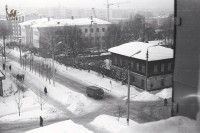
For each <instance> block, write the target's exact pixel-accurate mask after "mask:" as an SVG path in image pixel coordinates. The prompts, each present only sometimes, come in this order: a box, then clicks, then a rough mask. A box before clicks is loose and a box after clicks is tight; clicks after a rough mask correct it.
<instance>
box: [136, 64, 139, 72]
mask: <svg viewBox="0 0 200 133" xmlns="http://www.w3.org/2000/svg"><path fill="white" fill-rule="evenodd" d="M136 70H137V71H139V70H140V64H139V63H136Z"/></svg>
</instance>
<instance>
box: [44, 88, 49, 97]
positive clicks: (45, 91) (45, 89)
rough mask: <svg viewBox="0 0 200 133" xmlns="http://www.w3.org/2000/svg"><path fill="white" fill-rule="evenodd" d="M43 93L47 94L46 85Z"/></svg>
mask: <svg viewBox="0 0 200 133" xmlns="http://www.w3.org/2000/svg"><path fill="white" fill-rule="evenodd" d="M44 93H45V95H47V93H48V92H47V88H46V86H45V87H44Z"/></svg>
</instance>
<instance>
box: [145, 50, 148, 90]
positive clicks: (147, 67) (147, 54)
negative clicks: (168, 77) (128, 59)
mask: <svg viewBox="0 0 200 133" xmlns="http://www.w3.org/2000/svg"><path fill="white" fill-rule="evenodd" d="M148 48H149V47H148ZM148 48H147V53H146V71H145V72H146V82H145V90H146V91H147V85H148V84H147V81H148V59H149V50H148Z"/></svg>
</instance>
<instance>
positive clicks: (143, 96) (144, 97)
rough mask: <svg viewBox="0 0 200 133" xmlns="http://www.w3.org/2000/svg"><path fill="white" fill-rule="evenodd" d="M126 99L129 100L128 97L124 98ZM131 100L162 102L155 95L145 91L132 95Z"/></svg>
mask: <svg viewBox="0 0 200 133" xmlns="http://www.w3.org/2000/svg"><path fill="white" fill-rule="evenodd" d="M126 99H127V97H126V98H124V100H126ZM130 100H131V101H158V100H160V98H159V97H158V96H156V95H154V94H151V93H149V92H147V91H144V92H141V93H139V94H137V95H131V96H130Z"/></svg>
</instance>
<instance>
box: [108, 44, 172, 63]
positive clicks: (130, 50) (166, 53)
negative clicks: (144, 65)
mask: <svg viewBox="0 0 200 133" xmlns="http://www.w3.org/2000/svg"><path fill="white" fill-rule="evenodd" d="M158 44H159V43H157V44H156V43H155V42H154V43H144V42H129V43H125V44H122V45H119V46H116V47H112V48H110V49H108V51H109V52H111V53H115V54H119V55H123V56H127V57H132V58H136V59H141V60H146V53H147V49H148V53H149V58H148V60H149V61H155V60H163V59H170V58H173V50H172V49H170V48H166V47H163V46H159V45H158ZM134 54H135V55H134Z"/></svg>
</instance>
